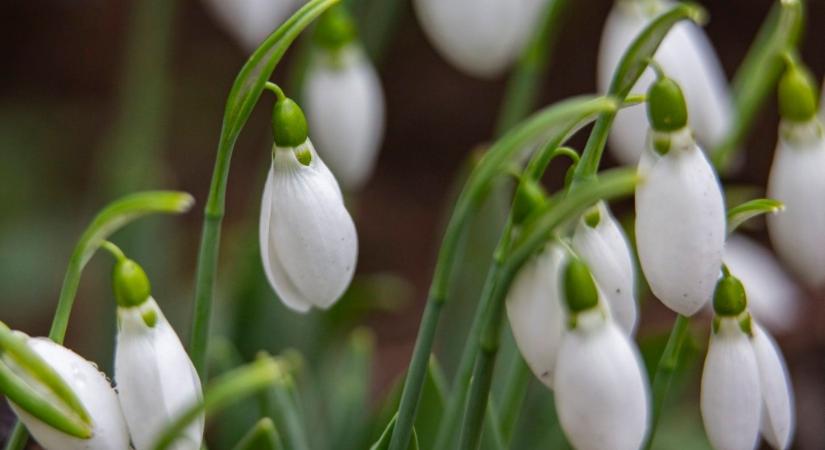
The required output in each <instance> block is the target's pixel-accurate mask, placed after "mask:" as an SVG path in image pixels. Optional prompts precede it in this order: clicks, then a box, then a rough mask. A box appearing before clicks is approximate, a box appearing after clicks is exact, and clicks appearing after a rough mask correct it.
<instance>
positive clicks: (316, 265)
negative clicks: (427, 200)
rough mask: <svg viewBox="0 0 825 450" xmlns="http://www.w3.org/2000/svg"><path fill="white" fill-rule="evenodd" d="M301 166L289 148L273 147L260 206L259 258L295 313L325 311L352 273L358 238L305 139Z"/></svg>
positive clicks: (328, 175) (332, 183)
mask: <svg viewBox="0 0 825 450" xmlns="http://www.w3.org/2000/svg"><path fill="white" fill-rule="evenodd" d="M304 145H306V148H305V150H308V151H310V152H311V154H312V160H311V163H310V164H309V165H308V166H304V165H303V164H301V163H300V162H298V160H297V159H296V157H295V155H294V154H293V151H292V149H280V148H276V149H275V155H274V157H273V162H272V168H271V173H270V176H269V177H268V179H267V189H271V191H270V192H269V194H267V193H266V192H265V193H264V198H265V200H266V198H267V197H268V198H269V204H268V207H267V205H264V206H263V207H262V208H261V229H260V240H261V256H262V258H263V260H264V269H265V270H266V272H267V278H268V280H269V282H270V284H272V287H273V289H275V292H276V293H277V294H278V295H279V297H281V299H282V300H283V301H284V303H285V304H286V305H287V306H289V307H291V308H293V309H295V310H296V311H306V310H307V309H308V305H310V306H314V307H317V308H322V309H326V308H329V307H330V306H332V304H333V303H335V301H336V300H338V298H339V297H340V296H341V294H343V293H344V290H346V288H347V286H348V285H349V282H350V281H351V280H352V276H353V273H354V271H355V263H356V259H357V256H358V237H357V235H356V232H355V224H354V223H353V221H352V218H351V217H350V215H349V213H348V212H347V210H346V208H345V207H344V201H343V197H342V196H341V190H340V189H339V188H338V184H337V182H336V181H335V178H334V177H333V175H332V173H331V172H330V171H329V169H328V168H327V167H326V165H324V163H323V161H322V160H321V158H320V157H319V156H318V154H317V153H316V152H315V149H314V148H313V147H312V144H311V143H310V142H309V140H307V142H306V144H304Z"/></svg>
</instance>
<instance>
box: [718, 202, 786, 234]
mask: <svg viewBox="0 0 825 450" xmlns="http://www.w3.org/2000/svg"><path fill="white" fill-rule="evenodd" d="M783 209H785V205H784V204H783V203H782V202H780V201H779V200H773V199H770V198H758V199H756V200H751V201H749V202H745V203H742V204H741V205H737V206H734V207H733V208H730V209H728V234H731V233H733V232H734V231H736V229H737V228H739V225H742V224H743V223H744V222H746V221H748V220H750V219H752V218H754V217H756V216H759V215H762V214H776V213H778V212H781V211H782V210H783Z"/></svg>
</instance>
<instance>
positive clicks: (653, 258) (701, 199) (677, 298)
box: [636, 131, 725, 316]
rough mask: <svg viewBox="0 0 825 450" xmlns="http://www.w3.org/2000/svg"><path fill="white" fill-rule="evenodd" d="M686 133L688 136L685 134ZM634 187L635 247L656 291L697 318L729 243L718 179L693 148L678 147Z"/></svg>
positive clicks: (676, 308) (678, 309)
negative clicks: (725, 240) (724, 249)
mask: <svg viewBox="0 0 825 450" xmlns="http://www.w3.org/2000/svg"><path fill="white" fill-rule="evenodd" d="M682 133H689V131H683V132H682ZM677 138H678V139H680V138H679V137H678V136H676V134H674V139H673V143H672V148H671V150H670V151H669V152H668V153H667V154H666V155H665V156H663V157H660V158H659V159H658V160H657V161H656V162H655V164H654V165H653V166H652V167H650V168H649V169H648V170H647V173H646V174H644V179H643V180H642V182H641V184H640V185H639V186H638V187H637V188H636V246H637V248H638V252H639V262H640V264H641V267H642V271H643V272H644V275H645V277H646V278H647V280H648V283H649V284H650V288H651V290H652V291H653V293H654V294H655V295H656V297H658V298H659V299H660V300H661V301H662V302H663V303H664V304H665V305H667V306H668V307H669V308H670V309H672V310H674V311H676V312H678V313H679V314H683V315H686V316H690V315H693V314H694V313H695V312H696V311H698V310H699V309H700V308H701V307H702V306H703V305H704V304H705V303H706V302H707V301H708V300H709V299H710V298H711V296H712V295H713V290H714V288H715V285H716V280H717V278H718V276H719V267H720V264H721V262H722V250H723V246H724V239H725V208H724V202H723V200H722V192H721V190H720V187H719V181H718V179H717V178H716V174H715V173H714V171H713V168H711V166H710V163H708V161H707V159H706V158H705V156H704V154H703V153H702V151H701V150H700V149H699V147H698V146H696V145H695V144H693V145H685V146H683V145H681V144H678V145H677Z"/></svg>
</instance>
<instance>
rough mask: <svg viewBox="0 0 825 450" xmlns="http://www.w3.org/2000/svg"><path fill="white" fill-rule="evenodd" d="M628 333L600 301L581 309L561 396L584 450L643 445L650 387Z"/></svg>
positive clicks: (565, 357)
mask: <svg viewBox="0 0 825 450" xmlns="http://www.w3.org/2000/svg"><path fill="white" fill-rule="evenodd" d="M646 378H647V377H646V375H645V372H644V367H643V365H642V361H641V358H640V356H639V353H638V351H637V350H636V348H635V346H634V344H633V343H632V342H631V340H630V338H629V337H628V336H627V334H626V333H625V332H624V331H623V330H622V329H621V328H620V327H619V326H618V325H616V324H615V323H614V322H613V320H611V319H610V318H609V317H608V316H607V315H606V314H605V313H604V312H603V311H602V310H601V309H600V308H599V307H594V308H591V309H589V310H587V311H584V312H581V313H579V314H578V315H577V317H576V320H575V326H574V328H572V329H570V330H567V331H566V332H565V334H564V338H563V339H562V342H561V347H560V348H559V352H558V361H557V363H556V379H555V401H556V409H557V411H558V414H559V422H560V423H561V426H562V429H563V430H564V433H565V435H566V436H567V438H568V440H569V441H570V443H571V444H572V446H573V447H574V448H576V449H578V450H637V449H639V448H641V446H642V444H643V443H644V442H645V437H646V436H647V432H648V427H649V420H650V418H649V410H650V398H649V397H650V393H649V392H648V384H647V379H646Z"/></svg>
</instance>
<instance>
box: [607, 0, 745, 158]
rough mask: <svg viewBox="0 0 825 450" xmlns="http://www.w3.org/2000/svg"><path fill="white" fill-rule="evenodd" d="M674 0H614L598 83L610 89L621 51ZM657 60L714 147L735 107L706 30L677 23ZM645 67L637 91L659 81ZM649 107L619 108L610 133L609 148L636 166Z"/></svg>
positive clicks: (699, 132)
mask: <svg viewBox="0 0 825 450" xmlns="http://www.w3.org/2000/svg"><path fill="white" fill-rule="evenodd" d="M671 4H673V3H672V2H669V1H660V0H654V1H638V0H619V1H617V2H615V5H614V6H613V9H612V10H611V12H610V15H609V16H608V18H607V22H606V23H605V27H604V31H603V32H602V39H601V45H600V48H599V59H598V77H597V78H598V85H599V86H598V87H599V90H600V91H601V92H607V90H608V87H609V86H610V81H611V79H612V78H613V72H614V71H615V70H616V68H617V66H618V65H619V61H620V60H621V57H622V55H623V54H624V52H625V51H626V50H627V48H628V47H629V46H630V44H631V43H632V42H633V40H634V39H635V38H636V36H637V35H638V34H639V33H640V32H641V31H642V29H644V27H645V26H646V25H647V24H648V23H649V22H650V21H651V20H652V19H653V18H655V17H656V16H657V15H658V14H660V13H661V12H663V11H664V10H665V9H666V8H667V7H668V6H670V5H671ZM655 58H656V61H657V62H658V63H659V64H661V65H662V67H663V68H664V69H665V71H666V72H667V73H668V75H670V76H671V77H672V78H674V79H675V80H676V81H677V82H679V84H680V85H681V86H682V88H683V89H684V90H685V96H686V99H687V106H688V111H689V112H690V116H691V117H692V118H693V124H692V125H693V126H692V128H693V130H694V131H695V132H696V136H697V139H698V140H699V142H700V143H702V145H703V146H707V147H713V146H715V145H716V144H718V143H719V142H720V141H721V140H722V138H723V137H724V135H725V133H726V131H727V130H728V127H729V126H730V123H731V119H732V105H731V98H730V92H729V90H728V86H727V81H726V80H725V74H724V72H723V71H722V66H721V64H720V62H719V59H718V58H717V56H716V53H715V52H714V50H713V47H712V45H711V43H710V41H709V40H708V38H707V36H706V35H705V34H704V32H703V31H702V29H701V28H699V27H698V26H697V25H696V24H694V23H692V22H680V23H678V24H676V25H675V26H674V27H673V28H672V29H671V31H670V33H669V34H668V35H667V37H665V39H664V40H663V41H662V43H661V45H660V46H659V49H658V50H657V51H656V55H655ZM654 79H655V78H654V75H653V72H652V71H651V70H648V71H646V72H645V73H644V74H643V75H642V77H641V78H639V81H637V82H636V85H635V86H634V87H633V92H644V91H646V90H647V89H648V87H649V86H650V85H651V83H653V81H654ZM644 114H645V113H644V110H643V109H642V108H639V107H635V108H626V109H623V110H621V111H620V112H619V114H618V115H617V116H616V119H615V121H614V123H613V127H612V128H611V132H610V138H609V139H610V149H611V151H612V152H613V155H614V156H615V157H616V158H617V159H618V160H619V161H620V162H622V163H624V164H635V163H636V162H638V160H639V156H640V154H641V153H642V150H643V149H644V148H645V134H646V130H647V122H646V121H645V116H644Z"/></svg>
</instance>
